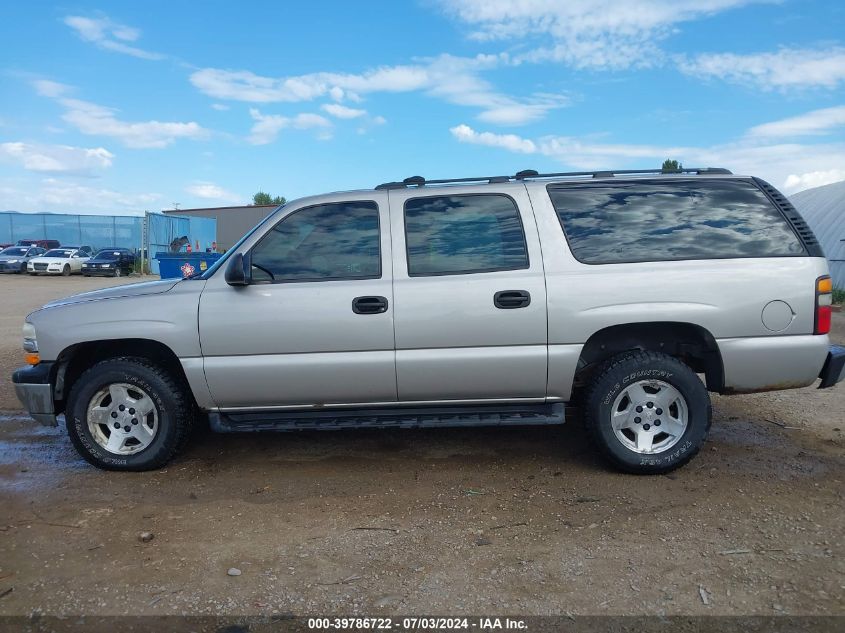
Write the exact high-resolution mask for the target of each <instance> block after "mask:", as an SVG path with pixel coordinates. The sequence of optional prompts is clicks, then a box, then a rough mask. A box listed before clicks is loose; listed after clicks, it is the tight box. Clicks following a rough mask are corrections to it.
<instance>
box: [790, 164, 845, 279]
mask: <svg viewBox="0 0 845 633" xmlns="http://www.w3.org/2000/svg"><path fill="white" fill-rule="evenodd" d="M789 199H790V200H791V201H792V204H794V205H795V207H796V208H797V209H798V211H799V212H800V213H801V215H803V216H804V219H805V220H806V221H807V224H809V225H810V228H811V229H813V233H815V234H816V239H818V241H819V243H820V244H821V245H822V249H823V250H824V254H825V256H826V257H827V259H828V261H829V262H830V272H831V277H833V285H835V286H836V287H838V288H845V180H843V181H840V182H834V183H832V184H830V185H824V186H823V187H815V188H813V189H807V190H806V191H800V192H798V193H796V194H793V195H792V196H790V198H789Z"/></svg>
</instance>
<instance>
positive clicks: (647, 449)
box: [611, 380, 689, 455]
mask: <svg viewBox="0 0 845 633" xmlns="http://www.w3.org/2000/svg"><path fill="white" fill-rule="evenodd" d="M688 422H689V408H688V407H687V401H686V400H685V399H684V397H683V396H682V395H681V392H680V391H678V390H677V389H675V387H673V386H672V385H670V384H669V383H667V382H663V381H662V380H640V381H637V382H635V383H631V384H630V385H628V386H627V387H626V388H625V389H623V390H622V392H621V393H620V394H619V395H618V396H616V400H614V402H613V408H612V409H611V425H612V426H613V433H614V435H616V439H617V440H619V441H620V442H621V443H622V445H623V446H625V447H626V448H628V449H630V450H632V451H634V452H635V453H640V454H643V455H653V454H655V453H662V452H664V451H667V450H669V449H670V448H672V447H673V446H674V445H675V444H677V443H678V441H679V440H680V439H681V437H682V436H683V435H684V432H685V431H686V430H687V423H688Z"/></svg>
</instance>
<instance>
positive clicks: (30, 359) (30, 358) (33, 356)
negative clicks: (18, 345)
mask: <svg viewBox="0 0 845 633" xmlns="http://www.w3.org/2000/svg"><path fill="white" fill-rule="evenodd" d="M23 358H24V361H26V364H27V365H37V364H38V363H40V362H41V357H40V356H39V355H38V352H26V353H25V354H24V355H23Z"/></svg>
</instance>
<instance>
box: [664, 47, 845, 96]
mask: <svg viewBox="0 0 845 633" xmlns="http://www.w3.org/2000/svg"><path fill="white" fill-rule="evenodd" d="M679 66H680V69H681V71H683V72H685V73H687V74H689V75H694V76H696V77H703V78H706V79H711V78H716V79H723V80H727V81H732V82H736V83H741V84H744V85H753V86H754V87H755V88H759V89H762V90H774V89H780V90H786V89H789V88H813V87H820V88H835V87H837V86H838V85H839V84H840V83H842V82H843V81H845V48H842V47H834V48H830V49H827V50H812V49H794V48H783V49H781V50H779V51H777V52H776V53H756V54H751V55H736V54H733V53H717V54H703V55H697V56H696V57H694V58H692V59H683V60H681V62H680V65H679Z"/></svg>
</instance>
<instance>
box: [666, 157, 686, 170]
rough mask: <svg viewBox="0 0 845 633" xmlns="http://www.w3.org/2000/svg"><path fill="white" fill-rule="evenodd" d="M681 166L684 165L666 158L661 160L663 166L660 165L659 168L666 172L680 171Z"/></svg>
mask: <svg viewBox="0 0 845 633" xmlns="http://www.w3.org/2000/svg"><path fill="white" fill-rule="evenodd" d="M683 168H684V166H683V165H681V163H679V162H678V161H676V160H672V159H669V158H667V159H666V160H664V161H663V167H661V170H663V171H666V172H673V171H680V170H682V169H683Z"/></svg>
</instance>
